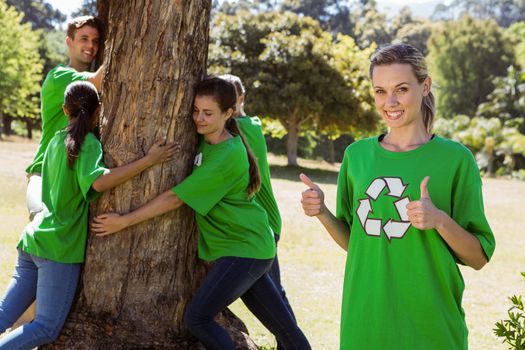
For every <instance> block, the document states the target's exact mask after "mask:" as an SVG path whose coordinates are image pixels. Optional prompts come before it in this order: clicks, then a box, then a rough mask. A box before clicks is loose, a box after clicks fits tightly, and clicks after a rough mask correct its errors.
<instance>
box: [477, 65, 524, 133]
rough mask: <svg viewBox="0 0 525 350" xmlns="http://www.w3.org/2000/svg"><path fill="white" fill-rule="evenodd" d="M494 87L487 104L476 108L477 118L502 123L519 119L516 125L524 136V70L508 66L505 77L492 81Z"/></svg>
mask: <svg viewBox="0 0 525 350" xmlns="http://www.w3.org/2000/svg"><path fill="white" fill-rule="evenodd" d="M493 84H494V86H495V88H494V91H492V92H491V93H490V94H489V96H488V98H487V102H484V103H482V104H480V105H479V106H478V110H477V112H476V115H477V116H480V117H484V118H498V119H500V120H501V121H502V122H506V121H508V120H512V119H521V121H522V122H521V123H518V125H519V129H520V132H521V133H522V134H525V123H523V121H524V120H525V69H522V70H520V69H516V68H515V67H514V66H510V67H509V68H508V70H507V75H506V76H504V77H497V78H495V79H494V81H493Z"/></svg>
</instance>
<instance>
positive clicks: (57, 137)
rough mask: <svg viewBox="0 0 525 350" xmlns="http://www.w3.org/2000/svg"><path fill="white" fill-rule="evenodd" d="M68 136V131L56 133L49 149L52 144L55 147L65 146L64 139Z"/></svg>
mask: <svg viewBox="0 0 525 350" xmlns="http://www.w3.org/2000/svg"><path fill="white" fill-rule="evenodd" d="M66 136H67V131H66V130H64V129H62V130H58V131H57V132H55V134H54V135H53V137H52V138H51V140H50V141H49V144H48V147H49V145H51V144H53V145H56V144H63V143H64V139H65V138H66ZM52 147H53V146H52Z"/></svg>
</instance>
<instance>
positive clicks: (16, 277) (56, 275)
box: [0, 250, 81, 350]
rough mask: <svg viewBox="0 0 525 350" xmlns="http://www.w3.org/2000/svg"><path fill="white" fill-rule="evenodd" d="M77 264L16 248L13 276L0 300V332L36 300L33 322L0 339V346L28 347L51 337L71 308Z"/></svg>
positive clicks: (4, 349)
mask: <svg viewBox="0 0 525 350" xmlns="http://www.w3.org/2000/svg"><path fill="white" fill-rule="evenodd" d="M80 266H81V265H80V264H63V263H59V262H55V261H51V260H46V259H42V258H39V257H37V256H33V255H30V254H27V253H26V252H23V251H21V250H18V261H17V263H16V266H15V271H14V273H13V277H12V279H11V281H10V282H9V285H8V286H7V290H6V292H5V295H4V296H3V298H2V300H0V334H1V333H3V332H5V331H6V329H8V328H9V327H11V326H12V324H13V323H14V322H15V321H16V320H17V319H18V317H20V315H21V314H22V313H23V312H24V311H25V310H26V309H27V307H28V306H29V305H31V303H32V302H33V300H35V298H36V300H37V305H36V317H35V319H34V320H33V322H31V323H28V324H25V325H23V326H22V327H18V328H17V329H15V330H13V331H12V332H10V333H9V334H6V335H5V336H4V337H3V338H2V339H0V349H1V350H11V349H19V350H23V349H32V348H34V347H36V346H38V345H42V344H46V343H50V342H52V341H53V340H55V339H56V338H57V337H58V335H59V333H60V330H61V329H62V326H63V325H64V322H65V321H66V317H67V315H68V313H69V309H70V308H71V304H72V302H73V298H74V296H75V290H76V288H77V284H78V280H79V276H80Z"/></svg>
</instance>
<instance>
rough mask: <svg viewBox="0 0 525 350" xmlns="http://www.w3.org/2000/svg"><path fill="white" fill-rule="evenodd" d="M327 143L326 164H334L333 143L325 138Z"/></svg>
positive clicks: (332, 140)
mask: <svg viewBox="0 0 525 350" xmlns="http://www.w3.org/2000/svg"><path fill="white" fill-rule="evenodd" d="M326 140H327V143H328V163H330V164H334V163H335V142H334V139H332V138H331V137H327V138H326Z"/></svg>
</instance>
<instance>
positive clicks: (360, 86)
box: [317, 34, 380, 163]
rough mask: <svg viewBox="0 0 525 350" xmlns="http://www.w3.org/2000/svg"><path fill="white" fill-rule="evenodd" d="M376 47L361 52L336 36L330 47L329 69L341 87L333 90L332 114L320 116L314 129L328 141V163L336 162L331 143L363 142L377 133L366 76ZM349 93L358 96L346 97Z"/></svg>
mask: <svg viewBox="0 0 525 350" xmlns="http://www.w3.org/2000/svg"><path fill="white" fill-rule="evenodd" d="M375 50H376V47H375V45H372V46H371V47H369V48H367V49H364V50H360V49H359V47H357V44H356V43H355V41H354V39H353V38H351V37H350V36H347V35H343V34H339V35H338V36H337V41H336V42H335V43H334V44H333V45H332V55H333V59H332V61H331V62H332V66H333V67H334V68H335V70H336V71H337V72H339V74H340V75H341V76H342V78H343V79H342V80H343V84H341V85H339V86H335V85H334V86H332V87H331V89H335V90H336V91H334V94H333V96H335V97H336V99H334V100H333V106H331V107H329V110H331V111H333V112H332V113H324V114H322V115H320V116H319V118H318V120H317V126H318V130H319V131H320V133H321V134H322V135H324V136H326V138H327V141H328V150H329V157H328V160H329V161H330V162H331V163H334V162H335V160H336V159H335V157H336V155H335V145H334V141H335V140H336V139H337V138H339V137H341V136H342V135H352V136H353V137H354V138H362V137H365V136H367V135H369V134H370V133H372V132H376V131H377V129H376V128H377V123H378V121H379V119H380V118H379V116H378V115H377V112H376V110H375V107H374V98H373V96H372V93H371V91H372V84H371V81H370V78H369V76H368V67H369V62H370V58H371V57H372V55H373V53H374V52H375ZM350 91H353V92H357V93H349V92H350Z"/></svg>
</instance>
